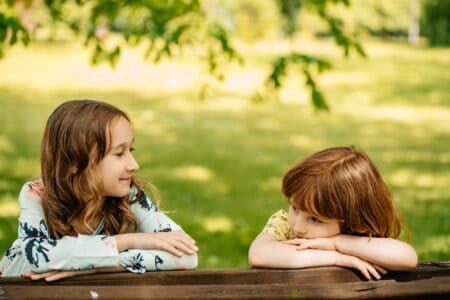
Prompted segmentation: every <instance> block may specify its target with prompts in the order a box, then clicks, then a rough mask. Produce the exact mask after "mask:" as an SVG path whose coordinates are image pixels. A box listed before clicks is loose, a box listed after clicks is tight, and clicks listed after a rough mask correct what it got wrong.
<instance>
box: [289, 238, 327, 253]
mask: <svg viewBox="0 0 450 300" xmlns="http://www.w3.org/2000/svg"><path fill="white" fill-rule="evenodd" d="M284 243H285V244H289V245H294V246H296V247H295V249H297V250H304V249H317V250H329V251H335V250H336V245H335V243H334V239H333V238H332V237H331V238H316V239H302V238H300V239H292V240H287V241H284Z"/></svg>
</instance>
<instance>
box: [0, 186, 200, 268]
mask: <svg viewBox="0 0 450 300" xmlns="http://www.w3.org/2000/svg"><path fill="white" fill-rule="evenodd" d="M41 191H42V183H41V181H33V182H27V183H26V184H25V185H24V186H23V187H22V190H21V192H20V195H19V204H20V216H19V230H18V231H19V233H18V235H19V236H18V239H17V240H16V241H14V243H13V244H12V245H11V247H10V248H9V249H8V250H7V251H6V253H5V255H4V256H3V258H2V260H1V261H0V273H1V275H2V276H20V275H22V274H23V273H24V272H26V271H29V270H31V271H34V272H39V273H42V272H46V271H50V270H84V269H90V268H100V267H117V266H123V267H124V268H126V269H127V270H128V271H130V272H134V273H144V272H145V271H159V270H174V269H193V268H195V267H196V266H197V255H196V254H195V255H185V256H182V257H176V256H174V255H172V254H170V253H169V252H166V251H162V250H140V249H129V250H126V251H123V252H118V249H117V244H116V239H115V238H114V236H108V235H105V234H104V224H103V222H100V224H99V226H98V228H97V229H96V230H95V232H94V233H93V234H90V235H84V234H79V235H78V236H76V237H73V236H65V237H63V238H61V239H52V238H51V237H50V235H49V232H48V229H47V223H46V220H45V216H44V211H43V208H42V205H41V197H40V196H39V195H40V192H41ZM137 192H138V191H137V188H135V187H131V188H130V195H129V199H130V201H132V200H135V199H136V196H137V194H138V193H137ZM142 195H143V196H142V197H141V198H140V199H139V200H138V201H136V202H134V203H133V204H131V210H132V212H133V213H134V215H135V217H136V221H137V230H136V231H137V232H168V231H176V230H182V229H181V227H180V226H179V225H177V224H176V223H175V222H174V221H172V220H171V219H170V218H169V217H167V216H166V215H165V214H164V213H163V212H161V211H159V210H158V208H157V207H156V205H155V204H154V203H153V202H152V200H151V199H150V198H149V197H147V196H146V195H145V194H144V193H142Z"/></svg>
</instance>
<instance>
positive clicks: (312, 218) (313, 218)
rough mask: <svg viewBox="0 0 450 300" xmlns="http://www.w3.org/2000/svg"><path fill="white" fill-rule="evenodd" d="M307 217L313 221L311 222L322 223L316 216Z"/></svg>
mask: <svg viewBox="0 0 450 300" xmlns="http://www.w3.org/2000/svg"><path fill="white" fill-rule="evenodd" d="M309 219H310V220H311V222H313V223H322V221H321V220H320V219H318V218H316V217H310V218H309Z"/></svg>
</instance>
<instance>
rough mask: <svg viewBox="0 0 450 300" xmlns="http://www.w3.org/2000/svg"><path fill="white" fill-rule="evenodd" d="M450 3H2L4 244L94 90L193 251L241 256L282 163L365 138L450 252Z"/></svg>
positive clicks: (418, 224)
mask: <svg viewBox="0 0 450 300" xmlns="http://www.w3.org/2000/svg"><path fill="white" fill-rule="evenodd" d="M449 45H450V1H447V0H398V1H388V0H379V1H375V0H367V1H364V0H353V1H345V0H316V1H313V0H309V1H306V0H303V1H302V0H264V1H260V0H240V1H237V0H224V1H218V0H202V1H200V0H197V1H196V0H184V1H183V0H172V1H156V0H155V1H150V0H147V1H143V0H133V1H131V0H129V1H125V0H123V1H112V0H109V1H83V0H76V1H75V0H72V1H33V0H29V1H2V2H0V55H1V57H2V58H1V59H0V256H1V255H3V253H4V252H5V251H6V249H7V248H8V246H9V245H10V244H11V243H12V241H13V240H14V239H16V237H17V217H18V214H19V207H18V203H17V196H18V193H19V190H20V188H21V186H22V185H23V183H24V182H25V181H27V180H30V179H35V178H38V177H39V176H40V166H39V146H40V139H41V136H42V133H43V129H44V126H45V122H46V120H47V117H48V116H49V114H50V113H51V112H52V111H53V109H54V108H55V107H56V106H58V105H59V104H60V103H61V102H63V101H65V100H69V99H76V98H90V99H98V100H104V101H107V102H110V103H112V104H114V105H117V106H119V107H121V108H122V109H124V110H126V111H127V112H128V113H129V114H130V116H131V118H132V119H133V122H134V127H135V134H136V143H135V145H136V149H137V150H136V152H135V155H136V158H137V160H138V162H139V163H140V170H139V172H138V177H140V178H143V179H145V180H147V181H150V182H152V183H154V184H155V185H156V186H157V187H158V189H159V191H160V193H161V196H162V202H161V207H162V209H163V210H165V211H166V212H168V213H169V215H170V217H172V218H173V219H174V220H175V221H176V222H177V223H179V224H180V225H181V226H182V227H183V228H184V229H185V231H187V232H188V233H189V234H191V235H192V236H193V237H194V238H195V239H196V240H197V243H198V246H199V248H200V252H199V257H200V264H199V267H200V268H236V267H244V268H245V267H248V263H247V250H248V247H249V245H250V243H251V241H252V240H253V239H254V238H255V236H256V235H257V234H258V233H259V232H260V231H261V229H262V228H263V226H264V225H265V223H266V221H267V219H268V218H269V216H270V215H271V214H272V213H273V212H275V211H276V210H278V209H280V208H287V206H288V205H287V201H286V200H285V199H284V198H283V196H282V194H281V192H280V187H281V178H282V176H283V174H284V172H285V171H286V170H287V168H288V167H289V166H291V165H292V164H293V163H295V162H296V161H298V160H299V159H301V158H302V157H304V156H306V155H309V154H311V153H312V152H315V151H317V150H320V149H322V148H325V147H330V146H338V145H340V146H343V145H354V146H356V147H357V148H359V149H363V150H365V151H366V152H367V153H368V154H369V156H370V157H371V158H372V159H373V160H374V162H375V164H376V165H377V166H378V168H379V170H380V172H381V174H382V175H383V176H384V178H385V180H386V182H387V184H388V186H389V187H390V189H391V191H392V194H393V196H394V200H395V203H396V206H397V207H398V209H399V210H400V212H401V214H402V216H403V219H404V221H405V225H406V228H407V229H408V231H409V237H408V234H407V231H405V232H404V233H403V234H402V235H401V239H403V240H407V241H409V242H410V243H411V244H412V245H413V246H414V247H415V248H416V250H417V252H418V254H419V258H420V260H421V261H428V260H448V259H449V258H450V221H449V220H450V209H449V205H450V190H449V184H450V172H449V171H450V151H449V148H450V72H449V70H450V51H449V50H450V47H449Z"/></svg>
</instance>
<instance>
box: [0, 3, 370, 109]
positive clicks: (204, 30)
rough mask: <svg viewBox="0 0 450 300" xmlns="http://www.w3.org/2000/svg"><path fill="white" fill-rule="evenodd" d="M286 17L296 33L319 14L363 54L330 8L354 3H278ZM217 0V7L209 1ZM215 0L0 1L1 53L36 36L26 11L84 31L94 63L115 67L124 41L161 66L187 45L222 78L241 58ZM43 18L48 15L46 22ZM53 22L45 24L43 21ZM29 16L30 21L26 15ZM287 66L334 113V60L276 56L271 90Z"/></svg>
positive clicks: (339, 39) (341, 41)
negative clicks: (328, 73)
mask: <svg viewBox="0 0 450 300" xmlns="http://www.w3.org/2000/svg"><path fill="white" fill-rule="evenodd" d="M274 1H275V2H276V7H278V12H279V14H280V17H281V20H283V21H282V31H283V32H284V34H285V35H286V37H287V38H293V37H294V35H295V33H296V32H297V31H298V28H297V24H298V18H299V15H300V14H301V11H302V10H303V9H308V10H311V11H313V12H314V13H316V14H317V15H318V16H319V17H320V18H321V19H322V20H323V21H324V22H325V24H326V25H327V28H328V30H329V33H330V35H331V36H333V37H334V40H335V42H336V44H337V45H338V46H339V47H341V48H342V49H343V51H344V54H345V55H346V56H348V55H349V53H350V51H352V50H355V51H356V52H357V53H358V54H360V55H363V56H364V55H365V54H364V50H363V48H362V47H361V45H360V43H359V42H358V40H357V38H356V36H355V35H353V34H352V33H348V32H347V31H346V30H344V21H343V20H342V19H341V18H338V17H336V16H334V15H333V14H331V13H330V12H329V8H330V7H331V6H336V5H343V6H345V7H348V6H349V5H350V2H349V0H274ZM211 3H212V4H211ZM208 5H210V6H211V5H212V6H214V5H215V6H218V5H220V4H218V3H217V2H213V1H212V0H209V1H208V0H204V1H201V0H170V1H160V0H40V1H39V0H9V1H3V2H1V3H0V55H3V54H4V51H5V48H6V47H10V46H14V45H15V44H17V42H22V43H23V44H24V45H27V44H28V43H29V42H30V41H32V40H34V37H33V33H34V31H35V28H36V26H34V27H33V26H29V24H27V19H26V18H24V17H23V14H21V13H22V12H23V11H28V12H33V11H41V12H43V13H42V14H40V15H38V14H35V15H33V13H31V15H32V17H31V18H33V19H34V22H35V23H36V24H38V25H37V26H45V25H49V26H53V27H54V26H63V27H64V28H66V29H69V30H70V31H72V32H73V33H75V34H76V35H78V36H81V37H82V38H83V39H84V41H85V45H86V46H87V47H88V48H89V49H90V51H91V53H92V55H91V60H92V63H94V64H98V63H104V62H107V63H109V64H111V66H115V64H116V63H117V61H118V59H119V58H120V56H121V53H122V49H123V47H124V46H136V45H144V46H145V47H146V54H145V58H147V59H151V60H152V61H153V62H155V63H157V62H158V61H160V60H161V58H163V57H171V56H174V55H177V54H178V53H179V52H180V51H181V49H183V48H184V47H191V48H195V49H196V50H198V51H197V52H196V53H198V55H199V56H200V57H201V58H202V59H201V61H203V62H204V63H205V64H206V66H207V70H208V72H209V74H211V75H212V76H214V77H215V78H217V79H218V80H222V79H223V78H224V76H225V73H224V66H226V65H227V64H229V63H230V62H232V61H238V62H242V61H243V60H242V58H241V56H240V55H239V54H238V53H237V51H236V50H235V48H234V47H233V45H232V43H231V39H230V36H229V34H228V31H227V29H226V26H224V24H223V23H222V22H220V21H219V20H218V19H217V18H214V17H211V15H210V13H209V11H208V9H206V8H205V7H208ZM39 18H41V19H42V20H40V19H39ZM45 20H47V22H45ZM28 21H29V20H28ZM289 66H295V70H299V72H300V73H301V74H302V75H303V76H304V78H305V84H306V85H307V86H308V87H309V88H310V91H311V100H312V105H313V107H314V108H316V109H317V110H328V105H327V103H326V101H325V98H324V96H323V95H322V93H321V92H320V89H319V87H318V85H317V83H316V77H317V76H318V74H320V73H321V72H323V71H325V70H327V69H329V68H330V67H331V64H330V63H329V62H328V61H326V60H324V59H323V58H320V57H316V56H312V55H310V54H307V53H302V52H299V51H297V50H296V49H291V51H290V52H289V53H288V54H286V55H284V56H280V57H277V58H276V59H275V60H274V61H273V63H272V70H271V72H270V73H269V75H268V76H267V80H266V84H267V86H268V87H271V88H274V89H279V88H281V87H282V85H283V79H284V78H285V76H287V75H288V70H291V69H292V68H288V67H289Z"/></svg>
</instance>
